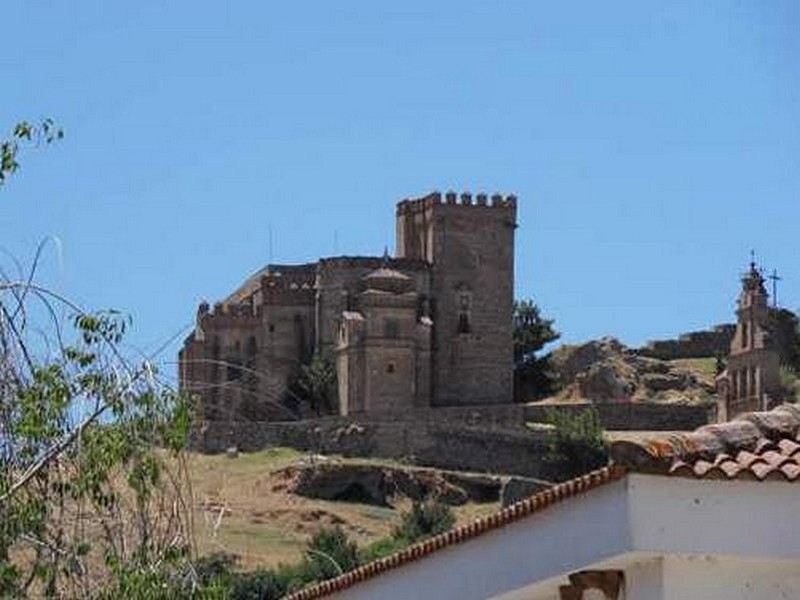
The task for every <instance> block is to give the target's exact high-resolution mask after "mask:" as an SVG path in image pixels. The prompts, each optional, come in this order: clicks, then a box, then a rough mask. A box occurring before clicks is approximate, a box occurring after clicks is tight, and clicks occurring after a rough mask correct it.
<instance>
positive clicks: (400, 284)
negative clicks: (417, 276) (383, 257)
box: [364, 267, 413, 294]
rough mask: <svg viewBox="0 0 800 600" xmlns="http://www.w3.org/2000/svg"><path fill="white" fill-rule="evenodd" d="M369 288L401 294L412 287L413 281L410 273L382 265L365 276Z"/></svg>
mask: <svg viewBox="0 0 800 600" xmlns="http://www.w3.org/2000/svg"><path fill="white" fill-rule="evenodd" d="M364 282H365V283H366V287H367V289H368V290H377V291H380V292H390V293H393V294H401V293H403V292H407V291H409V290H410V289H411V287H412V285H413V282H412V281H411V278H410V277H409V276H408V275H404V274H403V273H401V272H400V271H395V270H394V269H389V268H387V267H381V268H380V269H376V270H374V271H372V272H371V273H369V274H368V275H365V276H364Z"/></svg>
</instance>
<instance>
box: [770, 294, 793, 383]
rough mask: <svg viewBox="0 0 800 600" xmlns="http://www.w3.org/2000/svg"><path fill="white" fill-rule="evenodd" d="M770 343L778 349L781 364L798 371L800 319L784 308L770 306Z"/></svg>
mask: <svg viewBox="0 0 800 600" xmlns="http://www.w3.org/2000/svg"><path fill="white" fill-rule="evenodd" d="M770 320H771V322H772V327H771V331H770V343H772V344H774V347H775V348H776V349H777V350H778V354H779V355H780V361H781V365H782V366H784V367H787V368H789V369H791V370H792V371H794V372H795V373H800V319H798V317H797V315H796V314H795V313H794V312H792V311H791V310H788V309H786V308H771V309H770Z"/></svg>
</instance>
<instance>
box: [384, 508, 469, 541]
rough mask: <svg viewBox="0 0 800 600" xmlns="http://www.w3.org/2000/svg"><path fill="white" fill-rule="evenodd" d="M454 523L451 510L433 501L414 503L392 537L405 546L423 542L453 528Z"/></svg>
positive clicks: (454, 519)
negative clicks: (405, 544)
mask: <svg viewBox="0 0 800 600" xmlns="http://www.w3.org/2000/svg"><path fill="white" fill-rule="evenodd" d="M455 522H456V518H455V515H454V514H453V511H452V509H451V508H450V507H449V506H448V505H447V504H444V503H442V502H439V501H438V500H435V499H428V500H425V501H424V502H414V503H413V504H412V506H411V510H410V511H408V512H406V513H404V514H403V517H402V520H401V521H400V524H399V525H398V526H397V527H396V528H395V530H394V532H393V533H392V536H393V537H394V538H395V539H396V540H400V541H402V542H405V543H407V544H411V543H414V542H417V541H419V540H424V539H426V538H429V537H433V536H435V535H439V534H440V533H444V532H445V531H448V530H449V529H451V528H452V527H453V525H454V524H455Z"/></svg>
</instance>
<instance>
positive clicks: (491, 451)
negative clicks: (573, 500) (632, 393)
mask: <svg viewBox="0 0 800 600" xmlns="http://www.w3.org/2000/svg"><path fill="white" fill-rule="evenodd" d="M587 406H588V404H565V405H555V406H554V405H550V406H549V408H556V409H559V410H568V411H580V410H585V409H586V407H587ZM595 407H596V408H597V410H598V412H599V414H600V419H601V421H602V422H603V424H604V426H605V427H606V428H607V429H612V430H615V429H617V430H618V429H629V430H648V429H653V430H681V429H683V430H689V429H694V428H696V427H699V426H700V425H705V424H706V423H709V422H712V421H713V418H712V415H711V414H710V412H709V410H710V409H709V407H707V406H703V407H694V406H674V405H672V406H670V405H655V404H630V403H624V404H623V403H604V404H596V405H595ZM547 408H548V407H544V406H541V405H532V406H523V405H506V406H491V407H474V408H460V407H459V408H456V407H451V408H437V409H429V410H420V411H414V413H413V414H397V415H384V416H383V418H377V417H374V416H373V417H365V418H358V419H353V418H347V417H324V418H319V419H309V420H305V421H293V422H284V423H275V422H258V421H249V422H245V421H240V422H221V421H210V422H207V423H205V424H204V426H203V428H202V429H201V430H200V431H198V432H197V434H196V435H195V438H194V446H195V447H196V448H197V449H198V450H201V451H203V452H209V453H215V452H223V451H224V450H225V449H226V448H228V447H231V446H236V447H238V448H239V449H240V450H243V451H255V450H261V449H263V448H268V447H271V446H289V447H293V448H298V449H301V450H309V451H314V452H319V453H323V454H343V455H345V456H371V457H384V458H394V459H404V460H408V461H410V462H412V463H414V464H419V465H425V466H431V467H439V468H443V469H456V470H467V471H486V472H494V473H506V474H511V475H525V476H528V477H537V478H543V479H548V478H551V477H552V476H553V475H554V474H553V473H550V472H548V470H547V466H546V464H545V461H544V460H543V457H544V454H545V450H546V439H547V438H546V434H545V433H543V432H541V431H537V432H534V431H530V430H529V429H527V428H526V427H525V425H524V423H525V422H526V421H528V422H530V421H544V420H545V411H546V409H547Z"/></svg>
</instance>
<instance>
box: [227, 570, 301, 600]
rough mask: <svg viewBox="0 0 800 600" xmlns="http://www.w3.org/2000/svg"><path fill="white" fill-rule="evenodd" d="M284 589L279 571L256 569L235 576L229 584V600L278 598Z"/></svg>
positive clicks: (284, 584) (284, 582)
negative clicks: (231, 583) (230, 584)
mask: <svg viewBox="0 0 800 600" xmlns="http://www.w3.org/2000/svg"><path fill="white" fill-rule="evenodd" d="M286 591H287V589H286V581H285V580H284V579H283V577H281V575H280V574H279V573H276V572H275V571H272V570H269V569H258V570H256V571H253V572H251V573H242V574H240V575H238V576H237V577H236V579H235V580H234V581H233V585H232V586H231V592H230V600H278V599H279V598H281V597H282V596H283V595H284V594H286Z"/></svg>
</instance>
